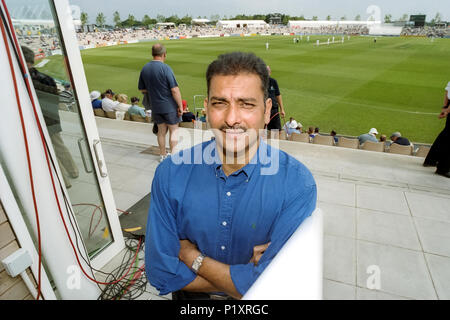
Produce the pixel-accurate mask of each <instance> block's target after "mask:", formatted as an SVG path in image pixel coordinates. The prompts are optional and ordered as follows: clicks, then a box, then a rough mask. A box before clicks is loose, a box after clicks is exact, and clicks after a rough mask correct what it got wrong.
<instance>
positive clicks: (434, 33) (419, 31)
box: [400, 26, 450, 38]
mask: <svg viewBox="0 0 450 320" xmlns="http://www.w3.org/2000/svg"><path fill="white" fill-rule="evenodd" d="M447 29H448V28H446V27H443V26H442V27H429V26H425V27H418V28H414V27H404V28H403V29H402V32H401V33H400V35H401V36H416V37H429V38H443V37H445V36H449V35H450V31H449V30H447Z"/></svg>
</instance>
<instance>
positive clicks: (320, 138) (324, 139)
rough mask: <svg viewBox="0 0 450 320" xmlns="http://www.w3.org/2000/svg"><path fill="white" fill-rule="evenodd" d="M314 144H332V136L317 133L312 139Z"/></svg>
mask: <svg viewBox="0 0 450 320" xmlns="http://www.w3.org/2000/svg"><path fill="white" fill-rule="evenodd" d="M313 143H314V144H321V145H325V146H334V138H333V137H332V136H324V135H321V134H318V135H316V136H315V137H314V139H313Z"/></svg>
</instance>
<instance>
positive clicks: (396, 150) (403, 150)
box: [388, 143, 414, 156]
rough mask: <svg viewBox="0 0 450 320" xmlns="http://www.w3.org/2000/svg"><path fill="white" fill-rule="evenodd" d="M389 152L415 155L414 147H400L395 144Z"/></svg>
mask: <svg viewBox="0 0 450 320" xmlns="http://www.w3.org/2000/svg"><path fill="white" fill-rule="evenodd" d="M388 151H389V153H395V154H404V155H407V156H410V155H412V154H413V151H414V148H413V146H412V145H409V146H402V145H399V144H398V143H393V144H391V146H390V147H389V150H388Z"/></svg>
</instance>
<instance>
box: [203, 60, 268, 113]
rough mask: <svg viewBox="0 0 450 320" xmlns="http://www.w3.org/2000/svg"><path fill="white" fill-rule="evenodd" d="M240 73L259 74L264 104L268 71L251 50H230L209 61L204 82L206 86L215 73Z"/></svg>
mask: <svg viewBox="0 0 450 320" xmlns="http://www.w3.org/2000/svg"><path fill="white" fill-rule="evenodd" d="M241 73H250V74H255V75H257V76H259V78H260V79H261V90H262V91H263V93H264V105H265V103H266V100H267V98H268V96H269V93H268V87H269V72H268V71H267V66H266V64H265V62H264V61H263V60H262V59H261V58H259V57H257V56H256V55H255V54H254V53H251V52H248V53H246V52H238V51H236V52H230V53H225V54H221V55H220V56H219V57H218V58H217V59H216V60H214V61H213V62H211V63H210V65H209V66H208V69H207V70H206V84H207V88H208V96H209V87H210V84H211V79H212V77H213V76H215V75H222V76H231V75H233V76H234V75H238V74H241Z"/></svg>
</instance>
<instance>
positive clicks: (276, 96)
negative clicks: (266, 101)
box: [267, 66, 286, 130]
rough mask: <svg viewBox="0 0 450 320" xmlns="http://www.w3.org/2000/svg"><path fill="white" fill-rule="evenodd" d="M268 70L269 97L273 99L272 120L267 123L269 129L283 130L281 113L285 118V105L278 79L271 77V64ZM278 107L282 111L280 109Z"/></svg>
mask: <svg viewBox="0 0 450 320" xmlns="http://www.w3.org/2000/svg"><path fill="white" fill-rule="evenodd" d="M267 70H268V71H269V98H270V99H272V110H271V111H270V118H271V120H270V122H269V124H268V125H267V130H281V121H280V114H281V116H282V117H283V118H284V116H285V115H286V113H285V112H284V107H283V99H282V98H281V93H280V88H279V87H278V82H277V80H275V79H274V78H272V77H270V74H271V70H270V67H269V66H267ZM278 107H279V110H280V111H278Z"/></svg>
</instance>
